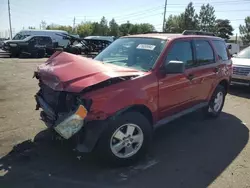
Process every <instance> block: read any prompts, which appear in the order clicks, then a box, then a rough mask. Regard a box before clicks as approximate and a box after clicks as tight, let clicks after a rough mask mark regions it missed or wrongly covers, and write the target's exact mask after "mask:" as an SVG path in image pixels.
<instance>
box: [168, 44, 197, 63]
mask: <svg viewBox="0 0 250 188" xmlns="http://www.w3.org/2000/svg"><path fill="white" fill-rule="evenodd" d="M169 61H183V62H184V63H185V65H186V67H187V68H188V67H192V66H194V63H193V55H192V46H191V42H189V41H178V42H175V43H174V44H173V46H172V47H171V49H170V51H169V52H168V55H167V62H169Z"/></svg>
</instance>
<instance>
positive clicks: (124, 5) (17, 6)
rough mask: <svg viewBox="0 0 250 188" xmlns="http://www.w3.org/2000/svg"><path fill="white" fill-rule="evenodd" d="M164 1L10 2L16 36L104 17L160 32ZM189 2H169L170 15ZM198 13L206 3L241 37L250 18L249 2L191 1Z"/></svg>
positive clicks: (2, 24) (0, 1)
mask: <svg viewBox="0 0 250 188" xmlns="http://www.w3.org/2000/svg"><path fill="white" fill-rule="evenodd" d="M7 2H8V1H7V0H0V35H1V36H3V35H5V33H6V31H7V30H8V29H9V22H8V6H7ZM164 2H165V0H154V1H153V0H10V7H11V17H12V28H13V30H14V33H17V32H18V31H20V30H21V29H22V28H27V27H28V26H33V27H36V28H39V25H40V23H41V21H42V20H44V21H46V23H47V24H51V23H56V24H62V25H73V19H74V17H75V18H76V24H78V23H81V22H82V21H100V19H101V17H102V16H105V17H106V18H107V19H108V21H109V20H111V19H112V18H115V20H116V21H117V22H118V23H119V24H121V23H125V22H126V21H127V20H129V21H130V22H131V23H142V22H148V23H151V24H153V25H154V26H155V28H156V29H157V30H159V31H160V30H161V28H162V19H163V7H164ZM189 2H190V1H189V0H168V6H167V14H166V17H168V16H169V15H170V14H179V13H180V12H182V11H184V9H185V7H186V6H187V4H188V3H189ZM192 2H193V3H194V6H195V9H196V12H198V11H199V10H200V6H201V5H202V4H203V3H207V2H209V3H210V4H211V5H213V6H214V8H215V11H216V12H215V14H216V17H217V18H221V19H229V20H230V21H231V24H232V25H233V27H234V28H235V31H234V33H239V30H238V27H239V24H243V23H244V18H245V17H246V16H250V0H228V1H225V0H211V1H202V0H196V1H192Z"/></svg>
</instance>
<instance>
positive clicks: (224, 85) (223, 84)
mask: <svg viewBox="0 0 250 188" xmlns="http://www.w3.org/2000/svg"><path fill="white" fill-rule="evenodd" d="M218 85H221V86H223V87H224V88H225V91H226V93H228V90H229V81H228V80H226V79H223V80H221V81H220V82H219V84H218Z"/></svg>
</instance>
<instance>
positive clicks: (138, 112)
mask: <svg viewBox="0 0 250 188" xmlns="http://www.w3.org/2000/svg"><path fill="white" fill-rule="evenodd" d="M231 73H232V62H231V59H230V55H229V53H228V51H227V47H226V44H225V41H224V40H223V39H221V38H219V37H215V36H212V35H211V34H209V33H208V34H207V33H203V32H194V31H191V32H190V31H186V32H184V33H182V34H167V33H151V34H141V35H131V36H126V37H121V38H119V39H117V40H116V41H114V42H113V43H112V44H110V45H109V46H108V47H107V48H105V50H103V51H102V52H101V53H100V54H99V55H97V56H96V57H95V58H94V60H93V59H88V58H84V57H81V56H76V55H73V54H69V53H65V52H56V53H55V54H54V55H53V56H51V58H49V59H48V60H47V61H46V62H45V63H44V64H42V65H40V66H39V67H38V70H37V71H36V72H35V75H34V76H35V77H36V78H37V79H38V80H39V86H40V90H39V91H38V93H37V94H36V97H35V98H36V102H37V109H39V108H41V109H42V111H41V119H42V120H43V121H44V122H45V124H46V125H47V127H48V128H49V129H51V130H53V131H55V134H56V135H57V136H59V137H60V138H62V139H65V140H67V139H69V140H76V149H77V150H78V151H81V152H91V151H96V153H97V154H99V155H98V156H99V159H106V160H109V161H111V162H112V163H118V164H128V163H130V162H132V161H134V160H136V159H138V158H139V157H141V156H143V155H144V154H145V153H146V151H147V149H148V148H149V145H150V143H151V141H152V135H153V130H154V129H155V128H156V127H158V126H161V125H165V124H166V123H168V122H170V121H172V120H174V119H176V118H179V117H181V116H183V115H185V114H188V113H191V112H194V111H196V110H198V109H202V110H203V111H204V113H205V114H206V115H208V116H210V117H218V116H219V115H220V112H221V110H222V108H223V105H224V101H225V96H226V94H227V91H228V87H229V83H230V77H231Z"/></svg>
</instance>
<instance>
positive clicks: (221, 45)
mask: <svg viewBox="0 0 250 188" xmlns="http://www.w3.org/2000/svg"><path fill="white" fill-rule="evenodd" d="M213 45H214V47H215V50H216V52H217V54H218V56H219V58H220V59H222V60H223V61H226V60H228V54H227V47H226V43H225V42H223V41H219V40H214V41H213Z"/></svg>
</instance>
